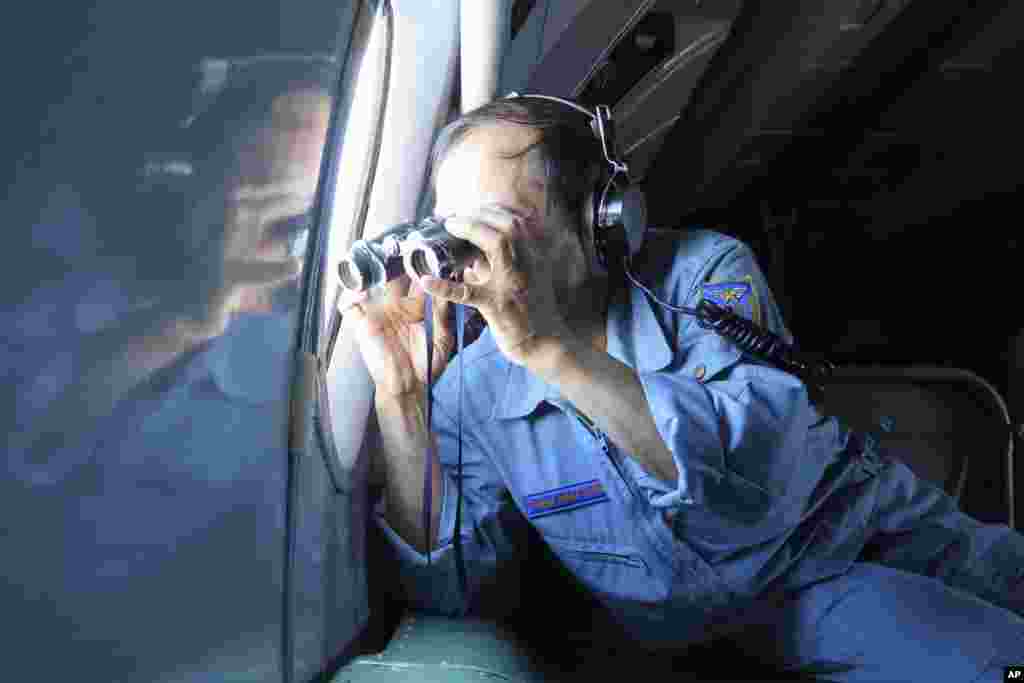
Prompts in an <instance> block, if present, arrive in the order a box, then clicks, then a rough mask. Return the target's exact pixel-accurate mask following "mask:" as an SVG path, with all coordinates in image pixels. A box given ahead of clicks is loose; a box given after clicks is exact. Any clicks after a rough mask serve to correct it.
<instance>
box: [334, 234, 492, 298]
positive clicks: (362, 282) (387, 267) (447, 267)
mask: <svg viewBox="0 0 1024 683" xmlns="http://www.w3.org/2000/svg"><path fill="white" fill-rule="evenodd" d="M406 254H408V255H409V264H410V266H411V267H412V269H413V270H414V271H415V272H416V274H417V275H419V276H423V275H432V276H434V277H436V278H441V279H444V280H453V281H455V282H459V281H461V279H462V271H463V270H465V268H466V267H467V266H468V265H469V264H470V263H472V262H473V260H474V259H475V258H477V257H480V256H482V254H481V252H480V250H479V249H477V248H476V247H475V246H474V245H473V244H472V243H471V242H467V241H466V240H463V239H459V238H457V237H454V236H452V235H451V234H450V233H449V232H448V231H447V230H445V228H444V220H443V219H438V218H425V219H423V220H422V221H420V222H418V223H399V224H398V225H396V226H393V227H391V228H389V229H387V230H385V231H384V232H383V233H381V234H380V235H378V236H377V237H375V238H374V239H372V240H357V241H356V242H355V244H353V245H352V247H351V249H349V252H348V254H347V255H346V256H345V258H344V259H342V261H341V263H339V264H338V274H339V275H340V276H341V284H342V285H343V286H344V287H345V288H347V289H350V290H355V291H359V292H361V291H365V290H368V289H372V288H374V287H379V286H381V285H383V284H385V283H387V282H389V281H391V280H394V279H395V278H398V277H401V276H402V275H403V274H404V273H405V267H404V265H403V260H404V258H405V256H406Z"/></svg>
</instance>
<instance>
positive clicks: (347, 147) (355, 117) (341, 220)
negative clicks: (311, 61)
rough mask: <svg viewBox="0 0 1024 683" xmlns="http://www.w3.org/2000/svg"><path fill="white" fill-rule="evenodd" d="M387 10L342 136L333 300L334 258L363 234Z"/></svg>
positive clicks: (330, 255)
mask: <svg viewBox="0 0 1024 683" xmlns="http://www.w3.org/2000/svg"><path fill="white" fill-rule="evenodd" d="M388 21H389V16H388V14H387V6H386V4H384V3H382V5H381V12H380V13H379V14H378V15H377V16H376V18H375V19H374V25H373V29H372V30H371V32H370V40H369V43H368V45H367V48H366V52H365V53H364V56H363V61H362V64H361V65H360V67H359V75H358V77H357V79H356V90H355V96H354V99H353V101H352V108H351V111H350V112H349V117H348V121H347V124H346V127H345V131H344V133H343V136H344V137H343V138H342V141H341V159H340V163H339V166H338V176H337V183H336V184H335V187H334V200H333V201H334V204H333V208H332V211H331V223H330V231H329V236H328V240H327V263H328V264H335V265H334V266H330V265H329V266H328V267H327V269H326V270H325V272H324V275H323V277H324V282H323V287H322V295H323V297H324V299H323V302H324V303H325V304H326V303H327V302H333V301H334V300H335V298H336V296H337V295H338V293H339V291H340V286H341V280H340V278H339V276H338V270H337V267H336V264H337V263H338V262H339V261H341V259H342V257H343V255H344V252H345V250H347V249H348V247H349V246H350V245H351V244H352V242H353V241H354V240H356V239H358V238H360V237H361V236H362V234H363V230H364V224H365V221H366V211H367V204H368V200H369V195H370V192H371V190H372V187H373V180H374V177H375V175H376V170H377V169H376V155H377V151H378V149H379V146H380V124H381V123H382V121H383V117H384V111H385V108H386V106H387V102H386V100H387V82H388V77H389V73H388V72H389V70H390V69H389V60H388V49H389V45H388V43H389V42H390V41H389V39H388V38H389V36H388V34H389V30H388ZM322 310H324V311H325V312H326V313H325V315H324V316H323V320H322V321H321V334H324V333H325V332H326V331H327V327H328V326H329V325H330V321H331V320H332V314H333V312H334V310H335V306H330V307H328V306H326V305H325V306H324V307H323V309H322Z"/></svg>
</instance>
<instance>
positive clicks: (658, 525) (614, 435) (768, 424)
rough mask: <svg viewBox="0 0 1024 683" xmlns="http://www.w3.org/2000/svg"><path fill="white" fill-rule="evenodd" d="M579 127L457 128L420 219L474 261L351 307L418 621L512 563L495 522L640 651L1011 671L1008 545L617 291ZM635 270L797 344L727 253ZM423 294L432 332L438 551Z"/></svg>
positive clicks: (1017, 570) (1016, 600) (661, 250)
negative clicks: (556, 568) (606, 263)
mask: <svg viewBox="0 0 1024 683" xmlns="http://www.w3.org/2000/svg"><path fill="white" fill-rule="evenodd" d="M585 124H586V121H585V119H584V117H582V116H580V115H579V114H578V113H576V112H573V111H571V110H570V109H569V108H568V107H565V106H564V105H558V104H553V103H550V102H545V101H539V100H530V99H528V98H524V99H520V100H512V101H509V100H501V101H497V102H493V103H491V104H489V105H486V106H484V107H483V108H481V109H479V110H477V111H475V112H472V113H470V114H468V115H467V116H464V117H463V118H462V119H460V120H458V121H456V122H455V123H453V124H451V125H450V126H449V127H448V129H446V130H445V131H444V132H443V133H442V135H441V136H440V139H439V141H438V144H437V147H436V149H435V167H434V171H435V177H434V182H435V189H436V192H437V207H436V208H437V211H436V213H437V214H438V215H444V216H454V218H452V219H451V220H449V221H448V223H447V227H448V229H449V231H450V232H451V233H452V234H453V235H455V236H456V237H460V238H463V239H466V240H468V241H470V242H472V243H473V244H474V245H476V246H477V247H478V248H479V249H480V250H481V252H482V253H483V254H484V255H485V258H482V259H479V260H478V261H477V262H476V263H474V264H473V265H472V266H471V267H469V268H468V269H467V271H466V275H465V282H464V283H462V284H455V283H450V282H442V281H437V280H431V279H430V278H422V279H419V280H417V279H416V278H412V280H411V289H410V290H409V291H408V296H405V297H403V296H402V292H403V289H402V288H403V286H404V285H405V284H408V283H410V281H409V280H405V278H402V280H399V281H396V282H394V283H392V284H391V285H389V292H388V294H387V296H386V298H385V299H383V300H380V301H378V300H374V299H372V298H370V297H368V296H367V295H365V294H361V295H352V296H350V297H348V298H347V299H346V300H345V301H343V306H344V307H345V308H346V309H347V311H348V315H346V316H345V323H344V324H345V326H346V327H347V328H348V329H350V330H351V331H352V332H353V333H355V334H356V335H357V337H356V338H357V339H358V340H359V344H360V349H361V352H362V355H363V357H364V359H365V361H366V363H367V366H368V368H369V370H370V373H371V375H372V377H373V379H374V381H375V384H376V394H375V407H376V413H377V419H378V421H379V424H380V431H381V437H382V452H381V459H382V470H383V472H384V476H385V489H384V490H385V502H386V506H385V507H384V509H383V510H382V511H381V512H380V514H379V518H378V521H379V524H380V526H381V528H382V530H383V532H384V534H385V535H386V537H387V538H388V539H390V541H391V543H392V545H393V547H394V548H395V550H396V554H397V556H398V558H399V559H400V561H401V566H402V576H403V581H404V584H405V588H406V589H407V593H408V595H409V597H410V599H411V601H412V602H413V603H414V604H415V605H416V606H419V607H421V608H425V609H430V610H435V611H441V612H444V613H449V614H464V613H466V612H467V611H468V610H470V609H471V608H472V603H473V598H474V597H475V595H476V593H477V592H478V589H479V587H480V586H481V585H482V584H483V583H484V582H485V581H486V580H487V579H488V578H490V577H492V576H493V575H494V573H495V572H496V571H497V569H498V568H499V567H500V566H502V565H503V563H505V562H507V561H509V560H511V559H513V558H512V554H513V553H514V547H513V545H512V543H511V541H510V540H509V539H510V538H511V530H510V529H509V528H508V527H507V524H508V522H507V521H505V522H500V521H499V519H503V520H507V519H508V518H509V517H508V515H504V514H502V515H500V517H499V514H500V513H501V512H503V511H504V510H503V509H504V508H505V507H506V506H512V505H514V506H515V508H516V509H517V510H518V512H519V515H518V517H516V516H513V518H515V519H519V520H521V521H523V522H525V523H529V524H531V525H532V526H533V527H534V528H535V529H537V530H538V531H539V532H540V534H541V536H542V537H543V538H544V540H545V542H546V543H547V544H548V545H549V546H550V548H551V549H552V550H553V552H554V553H555V554H556V555H557V556H558V558H559V559H560V560H561V561H562V562H563V563H564V564H565V566H567V567H568V568H569V570H571V571H572V573H573V574H574V575H575V576H576V577H577V578H578V579H579V580H580V581H581V582H582V583H583V584H584V585H585V586H586V587H588V588H589V589H590V590H591V591H592V592H593V593H594V595H595V596H596V597H597V598H598V599H600V601H601V602H602V603H604V604H605V605H606V606H608V607H609V608H610V610H611V612H612V613H613V614H614V615H615V617H616V618H617V619H618V620H619V621H620V622H621V623H622V625H623V626H624V627H626V628H627V629H628V631H629V632H631V633H632V634H633V635H634V636H635V637H636V638H637V639H638V640H639V641H640V642H642V643H643V644H644V645H645V646H647V647H665V648H682V647H685V646H686V645H689V644H692V643H697V642H701V641H706V640H709V639H712V638H716V637H719V636H730V637H735V638H736V639H737V640H738V641H739V642H741V643H742V644H743V646H744V647H745V648H746V649H747V650H748V651H751V652H754V653H759V654H761V655H763V656H764V657H765V658H766V659H768V660H769V661H771V662H773V663H774V664H777V665H779V666H781V667H784V668H788V669H792V670H794V671H801V672H806V673H818V674H825V673H828V675H829V676H830V677H834V678H835V679H836V680H844V681H895V680H943V681H964V682H967V681H978V680H985V681H996V680H1002V669H1001V667H1002V666H1004V665H1008V664H1011V662H1012V660H1014V659H1019V658H1020V656H1021V655H1022V654H1024V582H1022V575H1024V538H1022V537H1021V536H1020V535H1019V534H1017V533H1015V532H1013V531H1011V530H1010V529H1008V528H1007V527H1005V526H1000V525H986V524H981V523H979V522H977V521H975V520H973V519H971V518H970V517H967V516H966V515H964V514H963V513H962V512H960V511H959V510H958V509H957V506H956V504H955V501H953V500H952V499H951V498H949V497H948V496H947V495H946V494H945V493H943V492H942V491H941V490H940V489H939V488H937V487H936V486H934V485H932V484H930V483H928V482H925V481H923V480H921V479H919V478H917V477H916V476H915V475H914V474H913V473H912V472H911V471H910V470H909V469H908V468H907V467H906V466H905V465H903V464H901V463H900V462H899V461H898V460H897V459H894V458H891V457H889V456H888V455H886V454H883V453H881V452H879V451H878V450H877V449H876V448H875V447H874V446H872V444H870V443H865V441H864V440H863V439H861V438H859V437H858V435H856V434H853V433H851V432H850V431H849V430H847V429H846V428H845V427H844V426H843V425H842V424H841V423H840V422H838V421H837V420H835V419H834V418H828V417H824V416H822V415H821V414H820V413H819V412H818V411H817V410H816V408H815V407H814V405H813V404H812V402H811V401H810V400H809V397H808V393H807V390H806V387H805V386H804V384H803V383H801V382H800V381H799V380H798V379H796V378H795V377H793V376H791V375H789V374H786V373H784V372H781V371H779V370H777V369H775V368H773V367H771V366H768V365H765V364H762V363H759V362H757V361H756V360H754V359H751V358H749V357H746V356H744V355H743V354H742V353H741V352H740V351H739V350H738V349H737V348H736V347H735V346H733V345H732V344H731V343H729V342H728V341H726V340H724V339H722V338H721V337H719V336H717V335H715V334H714V333H713V332H710V331H708V330H705V329H702V328H701V327H700V326H699V325H698V324H697V323H696V321H695V320H694V319H693V318H692V317H689V316H684V315H680V314H678V313H674V312H671V311H669V310H667V309H663V308H661V307H658V306H656V305H654V304H652V303H651V302H650V301H649V300H648V298H647V297H646V295H645V294H644V293H643V292H642V291H641V290H640V289H639V288H637V287H635V286H630V287H626V288H623V289H619V290H618V291H615V290H614V289H613V288H612V287H611V286H610V285H611V283H610V282H609V277H608V274H607V272H606V271H604V270H603V269H602V268H601V267H600V265H599V263H598V261H597V260H596V259H595V246H594V234H593V229H592V228H591V227H589V225H588V224H587V222H586V221H584V220H582V219H581V216H582V214H583V204H584V194H585V192H586V188H587V187H588V186H589V185H590V184H591V183H592V182H593V180H594V178H595V169H599V168H600V167H601V164H602V163H603V161H602V156H601V149H600V145H598V144H597V143H596V142H595V140H594V138H593V136H592V135H591V134H590V132H589V130H588V129H587V127H586V125H585ZM407 272H409V273H413V271H412V270H411V269H409V268H408V266H407ZM632 272H633V274H634V275H635V276H636V277H637V278H638V279H639V280H640V282H641V283H643V284H645V286H647V287H648V288H650V289H651V290H652V291H653V293H654V294H655V295H656V296H657V297H658V298H660V299H662V300H663V301H668V302H670V303H672V304H674V305H676V306H694V305H695V304H696V303H697V302H698V301H699V299H700V297H708V298H711V299H713V300H715V301H717V302H719V303H724V304H728V305H731V306H732V307H733V308H734V310H736V311H738V312H740V313H742V314H743V315H745V316H746V317H748V318H751V319H753V320H754V321H755V322H757V323H759V324H761V325H763V326H765V327H767V328H768V329H770V330H772V331H774V332H775V333H777V334H779V335H781V336H782V337H783V338H784V339H787V340H791V336H790V335H789V332H788V331H787V329H786V327H785V324H784V322H783V320H782V318H781V316H780V314H779V311H778V309H777V307H776V305H775V302H774V301H773V298H772V295H771V292H770V290H769V288H768V286H767V283H766V282H765V279H764V277H763V275H762V273H761V271H760V269H759V268H758V266H757V263H756V261H755V259H754V257H753V255H752V253H751V252H750V250H749V249H748V248H747V247H746V246H745V245H743V244H742V243H740V242H738V241H736V240H734V239H731V238H728V237H726V236H724V235H721V234H718V233H715V232H710V231H680V232H679V233H678V234H670V236H666V235H665V234H659V235H658V236H654V235H650V234H649V235H648V237H647V241H646V243H645V244H644V247H643V249H642V251H641V252H640V253H638V254H637V255H636V256H635V257H634V258H633V261H632ZM403 281H404V282H403ZM424 292H427V293H429V294H430V295H431V296H433V297H434V300H435V302H436V305H435V309H434V318H435V328H436V329H438V330H439V332H438V334H439V335H440V337H439V339H438V340H437V345H436V347H435V349H434V365H433V367H434V372H433V375H434V376H433V377H431V378H429V379H430V380H431V381H434V380H437V381H436V385H435V386H434V387H433V392H432V396H433V400H434V411H433V415H434V417H433V424H434V434H433V438H434V443H435V444H436V453H438V458H436V459H434V460H433V463H432V477H433V478H432V496H433V501H432V502H433V505H432V513H433V518H432V519H431V526H432V528H431V529H430V533H429V535H428V534H427V533H426V532H425V530H424V529H423V528H422V527H423V525H422V522H421V521H420V519H421V510H422V504H423V489H424V485H423V472H424V464H425V463H424V458H426V457H430V456H428V455H427V452H428V447H429V445H430V441H429V439H431V435H430V432H429V431H428V429H427V425H426V424H425V419H424V418H425V413H424V410H423V405H424V399H425V396H426V392H427V390H428V389H427V387H428V383H427V380H428V378H427V376H426V363H425V358H424V348H425V346H424V344H425V335H424V326H423V323H422V320H423V316H424V310H425V306H424ZM449 302H455V303H458V304H465V305H469V306H471V307H473V308H475V309H477V311H479V313H480V314H481V315H482V316H483V318H484V319H485V320H486V322H487V324H488V327H487V329H486V330H485V332H484V333H483V335H482V336H481V337H480V339H479V340H478V341H476V342H475V343H474V344H473V345H472V346H470V347H468V348H467V349H466V351H465V352H464V353H465V357H464V367H465V377H464V382H465V385H464V386H465V397H464V399H463V402H462V410H461V416H462V417H461V419H462V439H461V440H462V452H463V476H462V486H463V489H464V499H463V509H462V524H461V526H462V536H461V542H462V547H463V551H464V554H465V562H466V566H467V570H468V578H469V585H470V591H469V592H470V596H469V598H468V599H463V597H462V596H461V594H460V591H459V589H458V582H457V574H456V571H455V560H454V553H453V536H454V534H455V524H454V520H455V505H456V486H457V480H456V477H455V473H456V468H455V464H456V462H457V458H458V455H457V454H458V448H459V446H458V443H457V435H458V425H457V424H456V418H455V416H456V415H458V414H459V402H458V401H459V393H458V391H459V387H458V373H457V372H456V371H455V370H452V371H443V369H444V364H445V363H446V361H447V359H448V357H449V355H450V353H451V350H452V347H453V344H454V337H453V335H452V333H451V332H450V331H446V330H441V326H443V324H444V321H445V319H446V313H447V310H448V306H450V303H449ZM442 371H443V374H442ZM428 538H429V539H431V540H432V542H431V543H430V547H429V548H428V547H427V539H428ZM428 550H429V552H430V553H431V562H430V564H429V566H428V563H427V556H426V554H425V553H426V552H427V551H428Z"/></svg>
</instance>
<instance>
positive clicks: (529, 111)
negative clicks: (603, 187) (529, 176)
mask: <svg viewBox="0 0 1024 683" xmlns="http://www.w3.org/2000/svg"><path fill="white" fill-rule="evenodd" d="M500 123H512V124H516V125H521V126H527V127H529V128H533V129H536V130H537V131H539V133H540V137H539V138H538V140H537V141H536V142H535V143H533V144H531V145H528V146H527V147H526V148H524V149H522V150H519V151H518V152H514V153H512V154H509V155H507V156H505V158H508V159H516V158H520V157H523V156H525V155H526V154H528V153H531V152H534V151H536V152H537V153H539V155H540V159H541V160H542V161H543V164H544V180H545V183H546V186H547V189H548V202H549V207H548V208H550V206H551V203H552V202H555V203H557V204H559V205H560V206H561V207H563V208H564V209H566V210H567V211H568V213H569V215H570V216H573V217H576V218H578V219H581V218H582V210H583V209H584V207H583V201H584V199H585V198H586V196H587V194H588V193H589V192H590V191H591V190H592V189H593V187H594V185H595V184H596V183H597V181H598V180H599V179H600V177H601V174H602V172H603V170H604V169H605V167H606V165H607V162H606V161H605V159H604V153H603V151H602V149H601V144H600V141H599V140H598V139H597V138H596V137H595V136H594V133H593V131H592V130H591V129H590V121H589V120H588V118H587V117H586V116H585V115H583V114H582V113H580V112H578V111H576V110H574V109H572V108H571V107H567V106H566V105H564V104H560V103H558V102H552V101H550V100H541V99H532V98H526V97H524V98H513V99H497V100H494V101H492V102H489V103H488V104H485V105H483V106H482V107H478V108H477V109H474V110H473V111H471V112H468V113H466V114H463V115H462V116H460V117H459V118H457V119H456V120H454V121H452V122H451V123H449V124H448V125H447V126H445V127H444V128H442V129H441V131H440V133H439V134H438V136H437V140H436V141H435V142H434V148H433V152H432V154H431V159H430V164H431V176H430V185H431V187H436V186H437V172H438V167H439V166H440V164H441V162H442V161H444V159H445V158H446V157H447V156H448V154H449V153H450V152H451V150H452V148H453V147H455V146H456V145H458V143H459V142H461V141H462V140H463V139H465V137H466V136H467V135H469V133H471V132H472V131H474V130H476V129H478V128H481V127H484V126H488V125H494V124H500ZM580 225H582V221H581V220H580V221H579V222H578V227H577V230H579V229H580V228H579V226H580Z"/></svg>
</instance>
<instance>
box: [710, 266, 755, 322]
mask: <svg viewBox="0 0 1024 683" xmlns="http://www.w3.org/2000/svg"><path fill="white" fill-rule="evenodd" d="M704 299H707V300H708V301H712V302H714V303H716V304H718V305H719V306H724V307H725V308H728V309H729V310H731V311H732V312H733V313H736V314H737V315H740V316H742V317H744V318H746V319H747V320H749V321H751V322H753V323H754V324H755V325H760V324H761V303H760V301H759V300H758V298H757V290H756V289H754V278H753V276H751V275H748V276H746V277H745V278H743V279H742V280H728V281H718V282H716V281H714V280H712V281H710V282H705V283H704V284H703V285H701V300H704Z"/></svg>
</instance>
